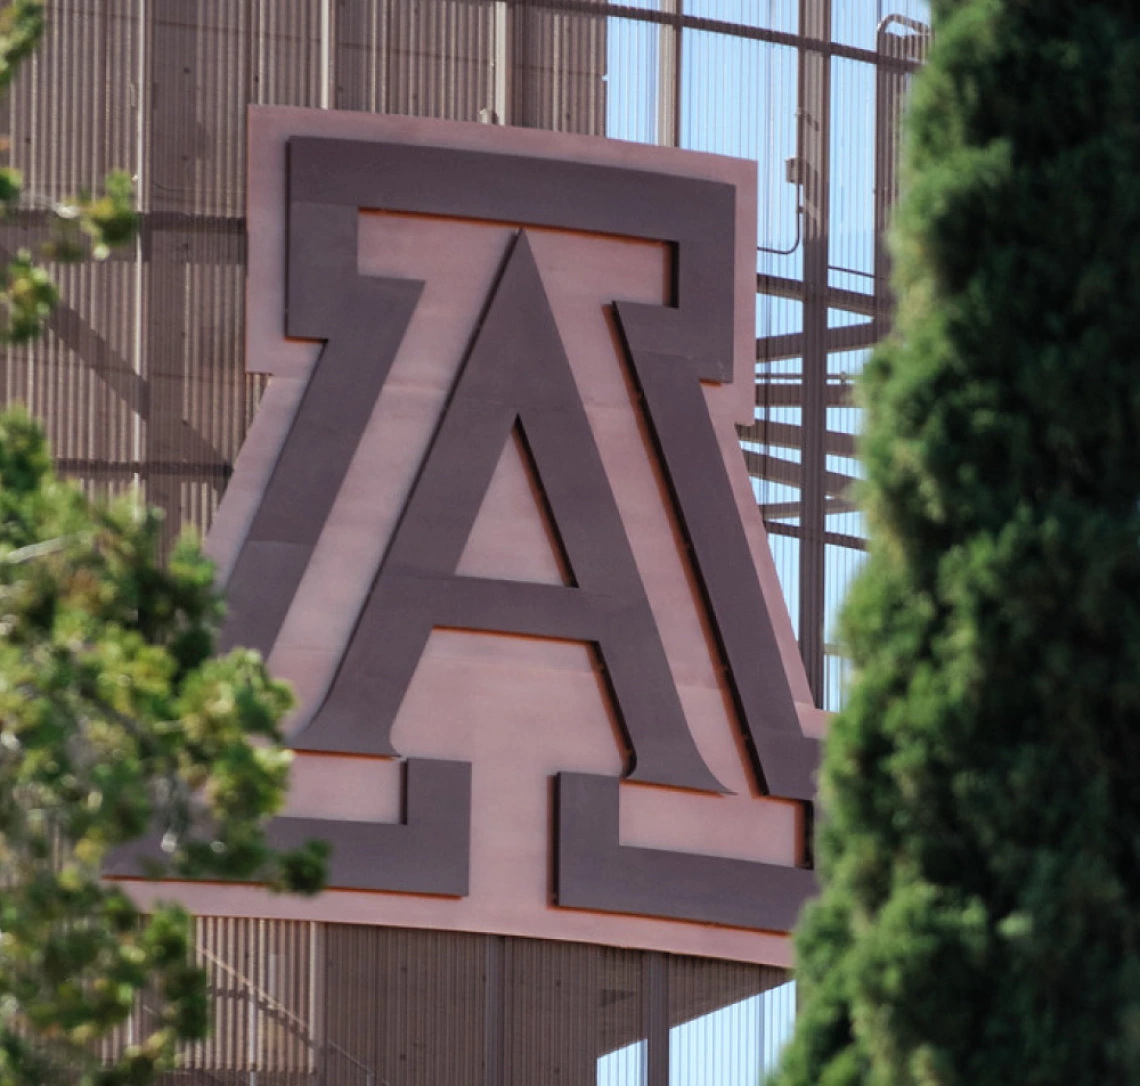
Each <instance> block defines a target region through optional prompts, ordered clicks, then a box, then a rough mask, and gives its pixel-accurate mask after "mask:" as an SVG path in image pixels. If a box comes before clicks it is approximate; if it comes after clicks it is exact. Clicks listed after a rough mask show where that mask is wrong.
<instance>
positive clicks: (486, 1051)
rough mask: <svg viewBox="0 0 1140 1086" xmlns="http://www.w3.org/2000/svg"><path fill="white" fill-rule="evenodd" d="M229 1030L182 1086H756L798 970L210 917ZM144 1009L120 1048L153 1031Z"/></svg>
mask: <svg viewBox="0 0 1140 1086" xmlns="http://www.w3.org/2000/svg"><path fill="white" fill-rule="evenodd" d="M196 925H197V928H196V947H197V949H196V954H197V957H198V961H199V962H200V963H201V964H202V965H203V966H204V967H205V968H206V970H207V973H208V976H209V984H210V992H211V997H212V1005H213V1015H214V1021H213V1030H212V1034H211V1036H210V1038H209V1040H207V1041H206V1042H204V1043H202V1044H198V1045H193V1046H187V1048H186V1049H185V1050H184V1051H183V1052H182V1054H181V1058H180V1069H179V1070H178V1071H177V1072H175V1073H172V1074H170V1075H167V1076H166V1077H165V1080H164V1081H165V1083H166V1086H177V1084H182V1086H212V1084H216V1083H223V1084H234V1086H237V1084H238V1083H241V1084H242V1086H318V1084H319V1086H383V1084H385V1083H387V1084H389V1086H397V1084H399V1086H535V1084H536V1083H541V1084H543V1086H559V1084H561V1086H710V1084H711V1083H713V1082H715V1083H717V1086H755V1084H756V1083H757V1082H758V1081H759V1079H760V1076H761V1074H762V1073H763V1072H764V1071H765V1070H767V1069H769V1068H770V1067H771V1066H772V1065H773V1063H774V1061H775V1059H776V1056H777V1055H778V1052H779V1048H780V1046H781V1045H782V1043H783V1042H784V1041H785V1040H786V1038H787V1035H788V1032H789V1029H790V1026H791V1023H792V1019H793V1015H794V994H793V991H794V990H793V988H792V986H791V985H790V984H789V983H788V977H787V973H786V972H785V971H784V970H782V969H774V968H769V967H766V966H755V965H743V964H739V963H735V962H724V961H714V960H708V959H701V958H685V957H676V956H672V955H667V954H658V953H654V952H647V951H635V950H620V949H617V948H612V947H602V946H591V945H588V944H583V943H556V942H547V941H542V940H533V939H517V938H511V937H505V936H495V935H473V934H467V933H461V932H440V931H412V930H406V929H400V928H376V927H364V926H355V925H344V924H318V923H311V922H302V921H287V920H255V919H230V918H218V917H202V918H199V919H198V920H197V921H196ZM157 1009H158V1008H157V1006H156V1004H155V1003H154V1001H153V997H147V998H144V999H143V1000H142V1001H141V1002H140V1004H139V1007H138V1009H137V1010H136V1013H135V1017H134V1018H133V1019H132V1021H131V1022H130V1023H129V1024H128V1026H127V1027H125V1028H124V1029H122V1030H121V1031H120V1033H119V1035H118V1037H117V1043H118V1044H125V1043H130V1042H131V1041H133V1040H135V1039H136V1038H141V1037H143V1036H145V1035H146V1033H147V1032H148V1031H149V1029H151V1028H154V1026H155V1024H156V1022H157V1019H156V1011H157Z"/></svg>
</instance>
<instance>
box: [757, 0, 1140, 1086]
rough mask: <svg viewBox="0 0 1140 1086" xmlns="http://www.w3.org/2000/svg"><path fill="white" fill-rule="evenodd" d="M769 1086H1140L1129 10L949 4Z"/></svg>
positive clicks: (1136, 118)
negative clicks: (815, 860) (792, 1030)
mask: <svg viewBox="0 0 1140 1086" xmlns="http://www.w3.org/2000/svg"><path fill="white" fill-rule="evenodd" d="M935 8H936V10H935V42H934V47H933V50H932V57H931V60H930V63H929V66H928V68H927V70H926V71H925V72H924V73H923V74H922V75H921V76H920V77H919V78H918V79H917V80H916V86H915V89H914V94H913V98H912V104H911V110H910V113H909V116H908V121H907V124H908V129H909V131H908V137H907V152H906V155H907V162H906V174H905V177H906V184H905V193H906V194H905V198H904V201H903V205H902V207H901V209H900V212H899V217H898V225H897V231H896V235H895V237H894V254H895V262H896V279H895V286H896V290H897V293H898V296H899V314H898V323H897V326H896V331H895V334H894V335H893V337H892V338H891V340H890V342H889V343H887V344H886V345H885V346H884V347H882V348H881V349H880V350H878V351H877V352H876V354H875V356H874V358H873V360H872V362H871V363H870V364H869V368H868V370H867V372H866V375H865V379H864V383H863V396H864V402H865V404H866V407H867V420H866V436H865V438H864V440H863V445H862V457H863V461H864V464H865V466H866V473H867V483H866V485H865V488H864V491H863V494H864V504H865V507H866V508H867V510H868V515H869V523H870V531H871V540H872V541H871V547H870V551H871V553H870V557H869V561H868V564H867V567H866V570H865V572H864V573H863V575H862V576H861V578H860V579H859V580H858V582H857V584H856V585H855V587H854V589H853V591H852V593H851V596H850V598H849V600H848V603H847V606H846V612H845V639H846V643H847V646H848V648H849V651H850V653H851V655H852V656H853V659H854V662H855V667H856V674H857V678H856V681H855V685H854V687H853V689H852V690H851V692H850V700H849V705H848V707H847V708H846V710H845V711H844V712H843V713H842V714H841V715H840V716H839V717H838V718H837V719H836V720H835V722H834V724H833V727H832V731H831V735H830V737H829V739H828V743H827V750H826V756H825V765H824V770H823V780H822V818H821V822H822V829H821V835H820V843H819V847H820V855H821V867H822V875H823V879H822V881H823V891H822V895H821V898H820V900H819V901H818V902H817V903H816V904H815V905H814V906H813V907H811V908H810V909H809V911H808V912H807V914H806V915H805V917H804V920H803V922H802V924H801V927H800V930H799V932H798V936H797V953H798V958H799V966H798V971H799V979H800V982H801V998H802V1009H801V1016H800V1019H799V1022H798V1025H797V1031H796V1036H795V1039H794V1041H793V1042H792V1044H791V1046H790V1048H789V1049H788V1051H787V1053H786V1055H785V1058H784V1061H783V1063H782V1065H781V1069H780V1071H779V1072H778V1073H777V1076H776V1082H777V1083H778V1084H779V1086H849V1084H855V1083H859V1084H874V1086H886V1084H892V1086H894V1084H904V1083H907V1084H909V1083H915V1084H918V1083H922V1084H930V1086H987V1084H991V1083H992V1084H993V1086H1016V1084H1029V1083H1032V1084H1050V1083H1058V1084H1061V1083H1063V1084H1065V1086H1074V1084H1080V1083H1088V1084H1090V1086H1105V1084H1113V1083H1125V1082H1129V1083H1133V1082H1136V1081H1140V956H1138V954H1137V942H1138V938H1140V923H1138V921H1140V817H1138V816H1140V507H1138V499H1140V364H1138V362H1137V357H1138V353H1140V5H1137V4H1136V2H1135V0H1116V2H1096V0H958V2H951V0H941V2H940V3H938V2H936V4H935Z"/></svg>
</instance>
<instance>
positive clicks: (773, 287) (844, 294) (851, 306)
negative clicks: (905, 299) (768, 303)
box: [756, 272, 884, 317]
mask: <svg viewBox="0 0 1140 1086" xmlns="http://www.w3.org/2000/svg"><path fill="white" fill-rule="evenodd" d="M808 292H809V288H808V286H807V285H806V284H805V283H804V281H803V280H802V279H788V278H785V277H784V276H782V275H765V274H763V273H762V272H761V273H757V275H756V293H757V294H770V295H772V296H773V297H775V298H795V299H796V300H797V301H801V302H802V301H804V300H805V299H806V298H807V296H808ZM822 297H823V298H824V299H825V300H826V302H827V305H828V307H829V308H831V309H848V310H850V311H851V312H852V313H862V314H863V315H864V316H866V317H874V316H877V315H878V314H879V313H880V312H881V311H882V310H883V309H884V306H883V304H882V303H880V301H879V299H878V298H876V297H875V295H874V294H864V293H863V292H862V291H858V290H840V289H839V288H838V287H828V288H827V289H826V290H824V291H823V292H822Z"/></svg>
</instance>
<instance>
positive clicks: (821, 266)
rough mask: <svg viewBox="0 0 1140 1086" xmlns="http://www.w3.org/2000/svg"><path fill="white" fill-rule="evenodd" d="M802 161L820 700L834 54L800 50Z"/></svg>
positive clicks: (808, 522)
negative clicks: (832, 61)
mask: <svg viewBox="0 0 1140 1086" xmlns="http://www.w3.org/2000/svg"><path fill="white" fill-rule="evenodd" d="M831 3H832V0H800V34H801V36H802V37H804V38H809V39H811V38H814V39H817V40H820V41H824V42H830V41H831ZM799 64H800V70H799V158H800V168H801V170H802V176H803V208H804V209H803V217H804V220H803V236H804V292H803V300H804V314H803V324H804V354H803V408H802V412H803V413H802V419H801V424H802V427H803V449H802V472H803V474H802V480H803V482H802V488H801V491H800V499H801V506H800V532H801V542H800V584H799V613H800V630H799V633H800V651H801V652H802V653H803V658H804V664H805V665H806V667H807V674H808V682H809V683H810V684H811V690H812V694H813V696H814V697H815V701H816V704H817V705H822V698H823V685H824V683H823V677H824V635H823V625H824V600H825V590H826V577H825V564H824V554H825V549H824V548H825V544H824V537H825V534H826V527H827V525H826V499H827V494H826V487H825V478H826V470H825V469H826V466H827V452H826V437H827V293H828V292H827V287H828V282H827V267H828V220H829V217H830V176H829V175H830V169H831V146H830V145H831V57H830V56H829V55H828V53H827V52H825V51H821V50H813V49H801V50H800V55H799Z"/></svg>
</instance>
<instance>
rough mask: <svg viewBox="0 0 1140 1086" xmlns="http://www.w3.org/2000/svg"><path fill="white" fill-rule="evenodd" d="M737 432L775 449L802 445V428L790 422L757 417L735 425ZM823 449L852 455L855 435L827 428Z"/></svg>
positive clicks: (793, 447) (838, 453) (743, 436)
mask: <svg viewBox="0 0 1140 1086" xmlns="http://www.w3.org/2000/svg"><path fill="white" fill-rule="evenodd" d="M737 433H739V434H740V436H741V438H742V439H744V440H746V441H753V442H755V443H756V444H757V445H769V446H773V447H775V448H777V449H798V448H800V446H802V445H803V441H804V432H803V428H802V427H800V426H796V425H794V424H792V423H790V422H772V421H770V420H769V419H757V420H756V421H755V422H754V423H753V424H752V425H751V426H740V427H737ZM824 449H825V450H826V451H827V452H828V453H829V454H830V455H831V456H852V457H853V456H854V455H855V435H854V434H844V433H840V432H839V431H837V430H828V431H827V433H826V434H825V435H824Z"/></svg>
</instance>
